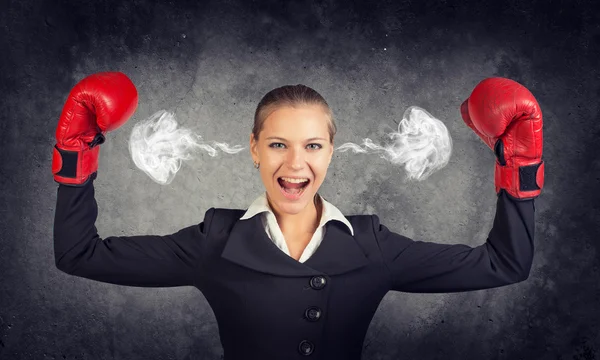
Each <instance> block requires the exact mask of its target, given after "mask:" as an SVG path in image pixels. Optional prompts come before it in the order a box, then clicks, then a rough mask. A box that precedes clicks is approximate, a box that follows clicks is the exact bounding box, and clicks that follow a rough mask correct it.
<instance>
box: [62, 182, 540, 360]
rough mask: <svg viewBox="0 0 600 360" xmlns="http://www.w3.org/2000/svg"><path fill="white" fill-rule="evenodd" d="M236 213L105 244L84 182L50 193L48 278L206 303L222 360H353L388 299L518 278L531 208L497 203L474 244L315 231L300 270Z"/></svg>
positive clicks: (528, 256) (370, 223) (361, 218)
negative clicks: (54, 270)
mask: <svg viewBox="0 0 600 360" xmlns="http://www.w3.org/2000/svg"><path fill="white" fill-rule="evenodd" d="M244 212H245V210H240V209H216V208H210V209H209V210H208V211H206V213H205V215H204V220H203V221H202V222H201V223H199V224H196V225H193V226H189V227H186V228H184V229H182V230H180V231H178V232H176V233H174V234H170V235H165V236H158V235H147V236H119V237H117V236H111V237H107V238H104V239H101V238H100V236H99V235H98V232H97V229H96V227H95V225H94V224H95V221H96V218H97V214H98V207H97V204H96V200H95V199H94V188H93V182H92V181H90V182H88V183H87V184H86V185H85V186H83V187H70V186H64V185H59V188H58V197H57V208H56V213H55V223H54V249H55V256H56V266H57V267H58V269H60V270H62V271H64V272H66V273H68V274H72V275H76V276H81V277H85V278H88V279H93V280H98V281H103V282H108V283H113V284H120V285H129V286H144V287H167V286H184V285H189V286H195V287H196V288H198V289H199V290H200V291H201V292H202V294H203V295H204V296H205V297H206V299H207V301H208V302H209V304H210V305H211V307H212V309H213V312H214V314H215V317H216V320H217V322H218V326H219V334H220V339H221V343H222V345H223V349H224V353H225V360H238V359H239V360H242V359H244V360H247V359H261V360H268V359H287V360H289V359H300V358H302V359H349V360H356V359H360V357H361V353H362V347H363V340H364V337H365V334H366V331H367V329H368V327H369V324H370V322H371V320H372V318H373V315H374V313H375V311H376V310H377V308H378V306H379V303H380V301H381V300H382V298H383V297H384V296H385V295H386V293H387V292H388V291H390V290H395V291H404V292H421V293H423V292H458V291H468V290H477V289H486V288H493V287H498V286H502V285H507V284H512V283H516V282H520V281H523V280H525V279H527V277H528V274H529V271H530V268H531V263H532V258H533V250H534V246H533V239H534V200H527V201H517V200H516V199H513V198H511V197H510V196H509V195H507V194H506V193H504V192H501V193H500V194H499V195H498V201H497V210H496V216H495V218H494V224H493V228H492V230H491V231H490V233H489V236H488V239H487V241H486V242H485V243H484V244H482V245H481V246H478V247H470V246H467V245H461V244H455V245H451V244H437V243H431V242H422V241H413V240H411V239H409V238H407V237H405V236H402V235H399V234H397V233H394V232H392V231H390V230H389V229H388V228H387V227H386V226H384V225H382V224H380V222H379V218H378V217H377V216H376V215H355V216H347V218H348V220H349V221H350V223H351V224H352V226H353V228H354V231H355V235H354V236H352V235H351V234H350V232H349V230H348V228H347V227H345V226H344V225H343V224H342V223H340V222H338V221H330V222H328V223H327V224H326V229H325V237H324V239H323V242H322V243H321V245H320V246H319V248H318V249H317V250H316V252H315V253H314V255H313V256H312V257H310V258H309V259H308V260H307V261H306V262H304V263H300V262H298V261H296V260H294V259H293V258H291V257H290V256H288V255H286V254H285V253H283V252H282V251H281V250H279V248H277V247H276V245H275V244H273V242H272V241H271V240H270V239H269V238H268V236H267V234H266V233H265V231H264V228H263V226H262V223H261V221H260V218H259V217H258V216H254V217H252V218H251V219H248V220H242V221H240V220H239V218H240V217H241V216H242V215H243V214H244Z"/></svg>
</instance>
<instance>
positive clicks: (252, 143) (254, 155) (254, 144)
mask: <svg viewBox="0 0 600 360" xmlns="http://www.w3.org/2000/svg"><path fill="white" fill-rule="evenodd" d="M257 147H258V144H257V142H256V141H255V140H254V134H253V133H250V154H251V155H252V160H253V161H257V160H258V151H257V150H256V148H257Z"/></svg>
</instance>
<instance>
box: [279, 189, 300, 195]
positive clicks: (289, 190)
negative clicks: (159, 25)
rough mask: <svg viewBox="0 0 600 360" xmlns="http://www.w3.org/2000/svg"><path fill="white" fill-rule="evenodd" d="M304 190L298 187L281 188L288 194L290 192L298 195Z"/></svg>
mask: <svg viewBox="0 0 600 360" xmlns="http://www.w3.org/2000/svg"><path fill="white" fill-rule="evenodd" d="M303 190H304V188H299V189H288V188H283V191H285V192H286V193H288V194H292V195H298V194H300V193H301V192H302V191H303Z"/></svg>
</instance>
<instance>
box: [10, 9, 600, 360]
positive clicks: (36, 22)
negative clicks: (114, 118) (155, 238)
mask: <svg viewBox="0 0 600 360" xmlns="http://www.w3.org/2000/svg"><path fill="white" fill-rule="evenodd" d="M597 6H598V5H597V4H594V2H592V1H577V2H553V3H549V2H546V1H531V2H522V1H506V2H500V1H499V2H491V1H486V2H482V1H460V2H459V1H457V2H456V3H455V4H453V3H452V2H451V1H440V2H435V3H434V2H433V1H431V2H422V1H421V2H417V1H415V2H410V1H403V2H394V1H388V2H373V3H371V4H358V3H350V2H345V1H339V2H334V1H319V2H312V3H311V2H306V3H302V5H300V4H299V3H295V4H292V3H290V4H287V5H284V3H283V2H279V1H272V2H271V3H270V4H268V3H262V4H259V2H251V1H237V2H235V1H214V2H211V3H205V4H202V5H201V4H199V3H196V2H191V1H190V2H187V3H183V2H163V3H152V2H150V1H146V0H141V1H135V2H127V3H126V2H123V3H121V2H112V1H78V2H72V3H70V4H67V2H56V1H54V2H53V1H47V2H42V1H37V2H36V1H8V2H5V3H4V4H3V5H2V11H0V24H1V25H0V29H1V31H0V45H1V46H0V49H2V55H1V56H0V81H1V83H0V90H1V94H2V96H1V97H0V109H1V111H0V116H1V121H0V127H1V128H0V148H1V149H2V151H1V154H2V156H3V160H2V167H1V169H2V170H1V172H0V185H1V186H0V189H1V191H0V196H1V198H0V207H1V214H0V229H1V231H0V234H1V235H0V237H1V241H0V358H2V359H200V358H202V359H218V358H219V357H220V355H221V353H222V348H221V345H220V342H219V337H218V328H217V324H216V322H215V319H214V315H213V313H212V310H211V309H210V307H209V306H208V303H207V302H206V300H205V298H204V297H203V296H202V294H201V293H199V292H198V291H197V289H194V288H187V287H185V288H171V289H146V288H129V287H121V286H115V285H110V284H104V283H99V282H93V281H90V280H86V279H82V278H76V277H73V276H69V275H66V274H64V273H62V272H60V271H59V270H57V269H56V268H55V266H54V255H53V244H52V228H53V217H54V209H55V204H56V189H57V184H56V183H55V182H54V181H53V179H52V174H51V162H52V147H53V145H54V143H55V140H54V131H55V128H56V124H57V121H58V117H59V115H60V111H61V109H62V106H63V104H64V101H65V99H66V96H67V94H68V92H69V91H70V89H71V87H72V86H73V85H75V83H76V82H77V81H79V80H80V79H81V78H83V77H85V76H86V75H89V74H92V73H95V72H99V71H109V70H118V71H123V72H125V73H126V74H128V75H129V76H130V78H131V79H132V80H133V82H134V83H135V84H136V86H137V88H138V91H139V99H140V105H139V107H138V110H137V112H136V113H135V115H134V117H133V118H132V119H131V120H130V121H129V122H128V123H127V124H125V125H124V126H123V127H122V128H120V129H119V130H117V131H115V132H111V133H109V134H108V136H107V141H106V143H105V144H103V145H102V146H101V154H100V167H99V176H98V179H97V180H96V181H95V187H96V197H97V201H98V206H99V217H98V221H97V224H96V226H97V227H98V231H99V233H100V235H101V236H102V237H107V236H111V235H136V234H167V233H171V232H174V231H176V230H178V229H180V228H182V227H184V226H188V225H191V224H194V223H197V222H199V221H201V220H202V216H203V214H204V212H205V211H206V210H207V209H208V208H210V207H227V208H246V207H247V206H249V204H250V203H251V201H252V200H253V199H254V198H256V197H257V196H258V195H259V194H260V192H261V191H263V190H264V188H263V185H262V182H261V179H260V177H259V176H258V172H257V171H256V170H255V169H253V167H252V161H251V158H250V154H249V152H248V151H244V152H241V153H239V154H236V155H227V154H222V153H221V154H220V155H219V156H217V157H215V158H213V157H210V156H208V155H207V154H206V153H204V154H201V155H200V156H198V157H197V158H196V159H194V160H193V161H188V162H185V163H184V165H183V167H182V168H181V170H180V172H179V173H178V174H177V177H176V178H175V179H174V181H173V182H172V183H171V184H169V185H164V186H161V185H159V184H157V183H155V182H153V181H152V180H151V179H150V178H149V177H148V176H147V175H146V174H144V173H143V172H142V171H140V170H139V169H138V168H136V167H135V165H134V163H133V161H132V160H131V157H130V156H129V151H128V147H127V141H128V138H129V135H130V133H131V130H132V128H133V126H134V124H135V123H136V122H137V121H140V120H142V119H145V118H146V117H148V116H149V115H151V114H152V113H154V112H155V111H157V110H160V109H167V110H170V111H174V112H175V113H176V115H177V119H178V121H179V123H180V125H181V126H185V127H188V128H191V129H193V130H194V131H195V132H197V133H198V134H201V135H202V136H203V138H204V139H206V140H209V141H212V140H214V141H222V142H227V143H228V144H231V145H235V144H239V145H242V146H245V147H247V146H248V136H249V133H250V129H251V126H252V116H253V113H254V110H255V107H256V105H257V103H258V101H259V100H260V98H261V97H262V96H263V95H264V94H265V93H266V92H267V91H268V90H271V89H272V88H274V87H278V86H281V85H285V84H296V83H303V84H306V85H309V86H311V87H313V88H315V89H316V90H318V91H319V92H320V93H321V94H323V96H324V97H325V98H326V99H327V100H328V102H329V103H330V105H331V107H332V109H333V111H334V114H335V116H336V119H337V124H338V129H339V130H338V134H337V136H336V143H337V144H342V143H345V142H354V143H360V142H361V141H362V139H363V138H367V137H368V138H371V139H372V140H374V141H380V142H381V141H383V140H384V138H385V135H386V134H387V133H388V132H389V129H390V128H392V129H393V128H395V127H396V126H397V125H396V124H397V122H398V121H399V120H400V119H401V116H402V114H403V112H404V110H405V109H406V108H407V107H408V106H411V105H417V106H420V107H423V108H424V109H426V110H428V111H429V112H430V113H432V114H433V115H435V116H436V117H437V118H439V119H441V120H442V121H444V123H445V125H446V126H447V128H448V130H449V132H450V134H451V136H452V139H453V144H454V150H453V154H452V158H451V160H450V163H449V164H448V165H447V166H446V167H445V168H443V169H441V170H440V171H438V172H436V173H435V174H433V175H432V176H431V177H430V178H428V179H427V180H426V181H423V182H403V181H402V178H403V174H404V170H403V169H402V168H399V167H394V166H390V164H389V163H388V162H386V161H385V160H384V159H381V158H379V157H377V156H375V155H366V154H352V153H350V152H346V153H339V154H335V155H334V159H333V161H332V163H331V166H330V168H329V172H328V177H327V179H326V180H325V182H324V184H323V186H322V187H321V189H320V192H321V193H322V194H323V195H324V196H325V197H326V198H327V199H328V201H330V202H332V203H333V204H334V205H336V206H337V207H338V208H339V209H340V210H342V212H343V213H345V214H348V215H350V214H371V213H376V214H378V215H379V216H380V218H381V221H382V223H383V224H385V225H386V226H388V227H389V228H390V229H391V230H393V231H396V232H398V233H401V234H403V235H405V236H409V237H411V238H413V239H418V240H425V241H436V242H443V243H464V244H468V245H472V246H476V245H479V244H481V243H483V242H484V241H485V239H486V236H487V234H488V232H489V230H490V228H491V225H492V220H493V215H494V212H495V202H496V196H495V194H494V181H493V164H494V155H493V153H492V152H491V151H490V150H489V149H488V148H487V147H486V146H485V145H484V144H483V143H482V142H481V141H480V140H479V139H478V138H477V137H476V135H475V134H474V133H473V132H472V131H471V130H470V129H469V128H468V127H466V126H465V124H464V123H463V121H462V119H461V118H460V113H459V106H460V103H461V102H462V101H463V100H464V99H465V98H466V97H467V96H468V95H469V94H470V92H471V90H472V88H473V87H474V86H475V85H476V84H477V83H478V82H479V81H480V80H482V79H484V78H486V77H490V76H502V77H508V78H511V79H514V80H516V81H518V82H520V83H522V84H523V85H525V86H526V87H528V88H529V89H530V90H531V92H532V93H533V94H534V95H535V96H536V98H537V99H538V102H539V104H540V106H541V108H542V111H543V114H544V160H545V161H546V178H545V179H546V185H545V188H544V190H543V192H542V195H541V196H540V197H539V198H538V199H537V200H536V234H535V235H536V239H535V242H536V255H535V260H534V263H533V268H532V271H531V275H530V277H529V279H528V280H527V281H525V282H522V283H519V284H516V285H513V286H508V287H503V288H497V289H490V290H481V291H474V292H467V293H457V294H406V293H389V294H388V295H387V296H386V297H385V298H384V300H383V302H382V303H381V305H380V307H379V310H378V312H377V314H376V316H375V318H374V320H373V322H372V324H371V327H370V328H369V332H368V334H367V338H366V341H365V347H364V353H363V355H364V356H363V357H364V359H421V360H424V359H597V358H599V357H600V353H599V349H600V335H599V333H600V331H599V327H598V322H599V321H600V306H599V303H600V287H599V285H598V284H599V283H600V273H599V271H598V269H599V265H598V252H599V251H600V248H599V245H598V239H599V234H598V223H599V222H600V212H599V206H598V204H599V202H600V196H599V194H600V192H599V191H598V186H599V185H600V173H599V167H600V161H598V155H597V153H598V145H597V142H598V140H599V139H600V125H599V124H600V118H599V115H598V99H599V95H600V85H599V84H600V80H599V72H598V68H599V64H600V60H599V59H600V57H599V55H600V51H599V50H600V27H599V25H598V24H599V20H600V19H599V17H598V11H597V10H598V9H597Z"/></svg>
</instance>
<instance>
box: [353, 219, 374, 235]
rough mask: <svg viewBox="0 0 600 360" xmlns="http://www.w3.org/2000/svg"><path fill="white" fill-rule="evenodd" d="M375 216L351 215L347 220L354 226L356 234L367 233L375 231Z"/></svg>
mask: <svg viewBox="0 0 600 360" xmlns="http://www.w3.org/2000/svg"><path fill="white" fill-rule="evenodd" d="M374 216H375V215H349V216H346V219H348V221H349V222H350V224H351V225H352V228H353V229H354V233H355V234H356V233H365V232H372V231H373V217H374Z"/></svg>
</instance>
